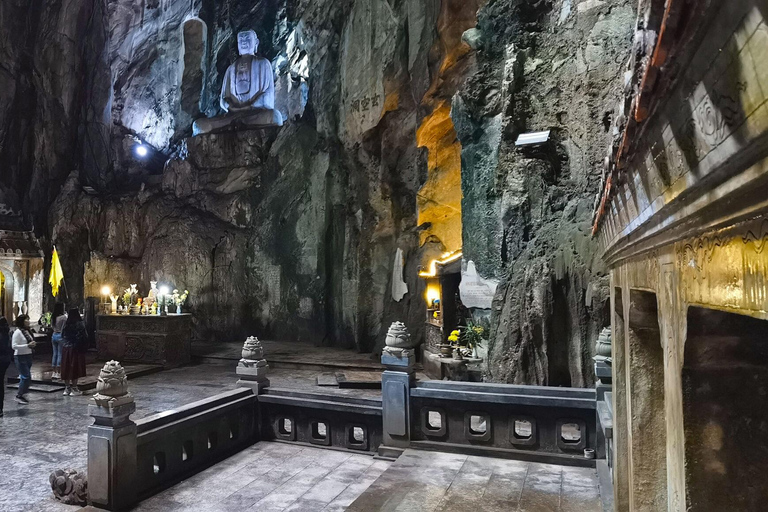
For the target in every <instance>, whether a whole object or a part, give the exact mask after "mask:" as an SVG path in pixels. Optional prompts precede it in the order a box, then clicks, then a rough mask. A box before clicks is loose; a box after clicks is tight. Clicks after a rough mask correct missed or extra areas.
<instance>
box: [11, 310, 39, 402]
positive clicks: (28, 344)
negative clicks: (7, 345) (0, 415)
mask: <svg viewBox="0 0 768 512" xmlns="http://www.w3.org/2000/svg"><path fill="white" fill-rule="evenodd" d="M14 325H15V326H16V330H15V331H14V332H13V337H12V338H11V345H12V346H13V355H14V356H15V359H16V369H17V370H18V371H19V392H18V393H16V403H18V404H21V405H29V401H28V400H27V398H26V394H27V392H28V391H29V386H30V385H31V384H32V349H33V348H35V345H37V343H36V342H35V339H34V338H33V337H32V333H31V332H30V331H29V316H27V315H19V316H17V317H16V321H15V322H14Z"/></svg>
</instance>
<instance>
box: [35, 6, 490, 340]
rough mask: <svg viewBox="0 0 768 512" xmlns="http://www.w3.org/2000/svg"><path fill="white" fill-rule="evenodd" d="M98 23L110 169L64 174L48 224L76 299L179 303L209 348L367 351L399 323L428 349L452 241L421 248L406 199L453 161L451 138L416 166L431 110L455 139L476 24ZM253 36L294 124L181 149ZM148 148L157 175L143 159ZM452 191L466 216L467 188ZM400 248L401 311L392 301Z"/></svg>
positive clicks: (282, 18) (169, 16) (238, 18)
mask: <svg viewBox="0 0 768 512" xmlns="http://www.w3.org/2000/svg"><path fill="white" fill-rule="evenodd" d="M107 5H108V9H105V15H104V18H103V19H104V31H105V33H106V34H107V36H108V37H107V44H106V50H105V51H106V56H107V58H106V60H107V61H108V62H109V71H110V80H109V82H110V83H111V94H110V97H109V101H108V102H106V103H105V104H104V105H105V108H106V109H107V111H108V112H109V119H110V122H111V130H110V133H109V136H108V138H107V140H108V147H107V148H106V149H107V154H108V156H109V161H110V166H109V167H108V168H104V169H101V170H100V169H95V168H94V167H93V166H87V165H85V164H82V165H83V166H84V167H87V169H88V171H87V172H84V171H78V172H73V173H72V174H71V175H69V180H68V181H67V184H66V186H65V187H64V190H63V191H62V193H61V194H60V195H59V196H58V199H57V200H56V202H55V204H53V206H52V207H51V209H50V219H51V229H50V237H51V239H52V240H53V241H55V242H56V244H57V246H58V247H59V250H60V252H61V253H62V255H63V258H64V260H65V261H64V270H65V273H66V274H67V275H68V278H69V279H68V283H69V284H70V289H71V290H75V291H74V292H72V295H73V296H72V300H74V301H80V300H82V299H83V294H86V295H87V294H89V293H93V290H95V289H97V288H98V287H99V286H98V283H99V282H106V281H109V280H114V281H122V280H128V279H132V280H133V281H134V282H139V283H144V284H145V285H146V283H148V282H149V280H150V279H151V280H159V281H161V282H167V283H169V284H170V285H172V286H175V287H178V288H186V289H189V290H190V292H191V293H190V303H189V307H190V308H191V310H192V311H193V312H194V313H195V317H196V325H195V328H196V335H197V336H198V337H201V338H206V339H233V338H238V337H241V336H243V335H244V334H246V333H253V332H256V333H257V334H259V335H260V336H266V337H273V338H278V339H300V340H308V341H314V342H316V343H325V344H336V345H340V346H348V347H357V348H359V349H361V350H375V349H377V348H379V347H380V346H382V345H383V339H384V334H385V331H386V328H387V327H388V325H389V323H391V321H393V320H395V319H400V320H403V319H405V320H408V321H409V325H410V327H411V330H412V332H413V333H414V335H415V336H420V334H421V331H422V329H423V314H424V309H423V308H424V302H423V291H424V289H423V286H424V285H423V282H422V281H421V280H420V279H419V278H418V277H417V274H418V267H419V265H421V264H422V262H423V261H425V260H427V259H428V258H429V257H431V255H434V254H439V253H441V252H442V251H444V250H445V248H446V246H447V245H450V244H453V245H455V244H456V241H457V240H459V239H460V231H459V230H458V229H453V230H448V231H445V232H443V234H441V233H440V232H437V234H436V235H435V236H432V237H429V240H428V243H424V244H422V243H421V242H423V241H425V240H424V238H425V237H423V236H422V232H423V228H422V229H420V228H419V224H422V223H421V222H420V220H419V213H418V201H417V197H418V195H419V191H420V190H421V189H422V188H423V187H424V185H425V183H426V182H427V179H428V169H429V168H430V166H429V165H428V162H429V159H430V158H436V157H434V155H432V157H430V151H432V150H435V151H436V152H439V151H440V150H441V145H442V144H445V145H446V146H447V147H449V149H450V151H452V152H453V154H456V155H457V154H458V151H457V150H456V149H455V147H456V145H457V144H458V142H457V139H456V136H455V133H454V132H452V131H451V130H452V129H449V130H447V132H446V133H447V136H445V137H443V138H444V139H445V141H444V142H443V141H442V138H441V140H439V141H438V142H435V143H430V144H431V145H428V144H425V145H424V146H425V147H424V148H420V147H419V145H418V144H417V131H418V130H419V128H420V127H422V126H424V124H425V123H424V120H425V119H428V118H429V117H430V116H431V115H432V114H433V112H434V111H436V110H438V108H439V109H440V112H441V115H442V119H443V121H444V122H445V121H447V123H448V125H450V118H449V117H448V116H447V115H446V113H447V111H448V110H447V109H446V105H449V104H450V98H451V97H452V95H453V94H454V93H455V91H456V90H457V89H458V85H459V83H460V78H461V76H463V75H462V73H463V69H464V67H465V65H466V64H465V63H466V62H467V61H466V59H465V57H466V56H467V54H468V50H469V47H467V46H466V45H464V44H463V43H462V42H461V34H462V33H463V31H465V30H466V29H467V28H470V27H471V26H473V25H474V23H475V22H476V20H475V13H476V10H477V7H478V5H476V4H474V3H472V4H466V5H464V4H463V3H462V2H440V1H439V0H432V1H429V2H416V3H414V2H402V1H399V2H391V1H387V0H356V1H352V0H348V1H343V2H338V1H333V2H331V1H322V0H315V1H289V0H280V1H278V0H265V1H261V2H245V1H232V2H227V3H223V2H212V1H198V0H196V1H193V2H189V3H179V2H158V1H155V2H139V1H138V0H136V1H133V0H120V1H118V2H110V3H108V4H107ZM245 28H254V29H255V30H256V32H257V34H258V35H259V38H260V40H261V49H260V53H262V54H263V55H265V56H266V57H267V58H269V59H270V60H271V61H272V62H273V66H274V68H275V71H276V91H277V107H278V108H279V109H280V110H281V112H282V113H283V115H284V117H286V118H287V119H288V120H289V121H288V123H287V124H286V126H285V127H283V128H282V129H280V130H272V131H269V130H268V131H256V132H241V133H237V134H220V135H210V136H202V137H195V138H188V136H189V135H190V126H191V122H192V120H193V119H195V118H196V117H199V116H202V115H208V116H211V115H216V114H218V113H219V110H218V91H219V90H220V86H221V76H222V74H223V71H224V70H225V69H226V66H228V65H229V64H230V63H231V62H232V61H233V60H234V58H235V56H236V47H235V34H236V33H237V32H238V31H239V30H241V29H245ZM448 43H450V44H448ZM198 59H199V62H198ZM201 77H202V83H199V82H198V80H199V79H200V78H201ZM195 95H198V96H199V101H198V102H196V101H194V97H195ZM95 102H96V100H95V99H94V100H92V101H91V103H95ZM449 128H450V126H449ZM452 133H453V134H452ZM451 134H452V135H451ZM139 141H141V142H143V143H145V144H147V145H148V146H149V147H150V152H151V158H148V159H146V160H144V161H141V160H138V159H137V158H136V157H135V155H134V154H133V152H132V150H133V148H134V147H135V145H136V144H137V143H138V142H139ZM456 160H457V158H456ZM456 170H457V169H456V167H455V166H454V168H452V171H454V174H455V171H456ZM62 176H63V178H62V180H63V179H64V177H66V176H67V173H62ZM454 185H455V186H454V187H449V188H451V190H452V193H453V195H454V196H455V197H458V192H459V191H458V186H457V185H458V178H457V179H455V180H454ZM83 186H89V187H92V188H93V189H94V190H95V191H94V192H91V193H88V192H86V191H84V190H83ZM452 200H453V201H454V202H456V203H458V199H452ZM457 206H459V205H458V204H457ZM454 217H455V215H454ZM453 222H454V225H456V223H455V220H454V221H453ZM435 224H437V222H435ZM448 235H451V236H452V237H453V238H454V240H451V241H448V240H445V241H443V240H441V239H440V237H441V236H442V237H443V238H447V237H448ZM398 249H400V250H401V251H402V253H403V255H404V272H403V275H404V277H405V281H406V285H407V287H408V293H407V294H405V296H404V297H403V298H402V299H401V300H395V299H393V297H392V291H391V290H392V279H393V266H394V264H395V255H396V253H397V250H398ZM70 276H71V277H70ZM80 276H84V277H83V278H82V280H81V278H80ZM110 284H112V285H113V286H117V285H124V284H127V282H120V283H117V282H116V283H110ZM80 290H82V292H80ZM397 298H398V299H400V297H399V296H398V297H397Z"/></svg>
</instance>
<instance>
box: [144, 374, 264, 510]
mask: <svg viewBox="0 0 768 512" xmlns="http://www.w3.org/2000/svg"><path fill="white" fill-rule="evenodd" d="M255 414H256V396H255V395H254V394H253V392H252V391H251V390H250V389H245V388H240V389H236V390H234V391H228V392H226V393H222V394H220V395H216V396H213V397H210V398H206V399H204V400H200V401H199V402H194V403H191V404H189V405H186V406H184V407H182V408H180V409H176V410H173V411H170V412H162V413H160V414H156V415H154V416H150V417H148V418H144V419H141V420H138V421H137V422H136V430H137V436H136V490H137V491H138V493H139V495H140V496H141V497H145V496H151V495H153V494H155V493H157V492H158V491H160V490H162V489H165V488H167V487H169V486H170V485H173V484H175V483H176V482H178V481H179V480H181V479H183V478H186V477H187V476H189V475H191V474H194V473H197V472H199V471H201V470H202V469H204V468H206V467H208V466H210V465H211V464H214V463H216V462H219V461H221V460H222V459H224V458H226V457H229V456H230V455H233V454H234V453H237V452H239V451H240V450H242V449H243V448H246V447H247V446H250V445H251V444H253V443H255V442H256V441H257V440H258V432H257V429H256V418H255Z"/></svg>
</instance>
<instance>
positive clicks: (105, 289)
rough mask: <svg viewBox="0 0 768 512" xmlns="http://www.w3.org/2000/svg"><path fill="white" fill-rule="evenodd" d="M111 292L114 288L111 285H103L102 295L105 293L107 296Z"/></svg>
mask: <svg viewBox="0 0 768 512" xmlns="http://www.w3.org/2000/svg"><path fill="white" fill-rule="evenodd" d="M110 293H112V288H110V287H109V286H102V287H101V294H102V295H104V296H105V297H106V296H107V295H109V294H110Z"/></svg>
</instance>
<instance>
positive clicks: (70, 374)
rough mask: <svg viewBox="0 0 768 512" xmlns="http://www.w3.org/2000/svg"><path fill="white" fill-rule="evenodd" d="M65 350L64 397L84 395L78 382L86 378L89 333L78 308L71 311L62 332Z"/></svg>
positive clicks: (62, 366)
mask: <svg viewBox="0 0 768 512" xmlns="http://www.w3.org/2000/svg"><path fill="white" fill-rule="evenodd" d="M61 336H62V341H63V343H64V348H63V349H62V354H61V378H62V380H63V381H64V384H65V385H66V386H67V387H66V388H65V389H64V396H70V395H71V396H74V395H82V394H83V392H82V391H80V389H79V388H78V387H77V380H78V379H79V378H81V377H85V352H86V350H88V333H87V332H86V330H85V322H83V318H82V317H81V316H80V311H78V309H77V308H73V309H70V310H69V315H67V321H66V323H65V324H64V328H63V329H62V331H61Z"/></svg>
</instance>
